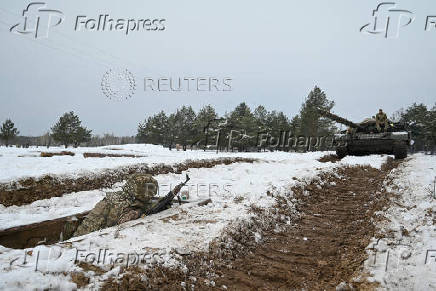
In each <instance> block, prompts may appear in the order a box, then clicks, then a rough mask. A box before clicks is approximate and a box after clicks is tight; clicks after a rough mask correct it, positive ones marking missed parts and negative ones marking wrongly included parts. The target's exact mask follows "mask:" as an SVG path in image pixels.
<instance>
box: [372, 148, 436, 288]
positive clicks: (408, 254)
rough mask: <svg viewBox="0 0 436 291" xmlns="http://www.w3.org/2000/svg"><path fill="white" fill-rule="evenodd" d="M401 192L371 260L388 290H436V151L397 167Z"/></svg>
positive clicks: (374, 276)
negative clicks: (433, 154)
mask: <svg viewBox="0 0 436 291" xmlns="http://www.w3.org/2000/svg"><path fill="white" fill-rule="evenodd" d="M391 176H392V177H393V178H394V185H392V186H391V188H392V189H391V190H392V192H394V193H397V195H398V196H397V197H396V199H395V202H394V203H393V206H392V207H391V208H390V209H388V210H387V212H386V213H385V214H384V216H385V217H386V218H387V220H388V223H387V224H385V225H382V226H380V227H381V231H382V233H385V234H386V236H385V237H384V238H382V239H379V240H377V239H374V240H373V242H372V243H371V244H370V246H368V253H369V254H370V257H369V259H368V261H367V262H366V263H365V265H366V269H367V271H368V272H369V273H370V274H371V277H370V278H369V279H370V280H372V281H376V282H380V283H381V287H382V289H383V290H436V232H435V230H436V229H435V228H436V193H434V191H435V179H436V157H435V156H426V155H422V154H417V155H414V156H412V158H411V159H410V160H409V161H408V162H407V163H404V164H402V165H401V166H400V167H399V168H398V169H396V170H394V172H393V173H391Z"/></svg>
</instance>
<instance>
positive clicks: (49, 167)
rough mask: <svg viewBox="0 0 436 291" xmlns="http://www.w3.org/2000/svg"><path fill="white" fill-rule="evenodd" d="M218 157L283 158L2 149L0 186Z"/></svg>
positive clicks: (136, 148) (128, 149) (142, 149)
mask: <svg viewBox="0 0 436 291" xmlns="http://www.w3.org/2000/svg"><path fill="white" fill-rule="evenodd" d="M65 150H67V151H71V152H73V153H75V155H74V156H53V157H48V158H47V157H41V156H40V154H41V152H61V151H65ZM83 153H102V154H117V155H122V154H129V155H135V156H138V157H134V158H131V157H105V158H84V157H83ZM220 157H257V158H263V157H270V158H275V159H281V158H284V157H285V154H284V153H282V155H280V154H276V155H273V156H272V157H271V156H270V154H269V153H232V152H228V153H227V152H219V153H216V152H215V151H206V152H204V151H202V150H195V151H191V150H187V151H177V150H176V149H173V150H172V151H170V150H168V149H167V148H164V147H162V146H158V145H150V144H146V145H144V144H128V145H116V146H104V147H92V148H87V147H79V148H68V149H64V148H63V147H51V148H49V149H47V148H45V147H39V148H36V147H30V148H28V149H25V148H15V147H13V148H6V147H0V183H1V182H9V181H12V180H16V179H20V178H25V177H33V178H36V177H41V176H43V175H46V174H52V175H63V176H66V175H68V176H73V177H75V176H83V175H88V174H96V173H98V172H100V171H103V170H105V169H114V168H117V167H121V166H128V165H133V164H139V163H146V164H148V165H150V166H152V165H155V164H160V163H164V164H166V165H171V164H175V163H180V162H183V161H186V160H188V159H190V160H199V159H213V158H220Z"/></svg>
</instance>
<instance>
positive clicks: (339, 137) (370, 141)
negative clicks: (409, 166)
mask: <svg viewBox="0 0 436 291" xmlns="http://www.w3.org/2000/svg"><path fill="white" fill-rule="evenodd" d="M318 112H319V114H320V115H321V116H323V117H326V118H329V119H331V120H334V121H336V122H338V123H341V124H344V125H346V126H348V129H347V130H345V131H342V132H341V133H340V134H336V135H335V139H334V141H335V142H334V144H335V146H336V155H337V156H338V157H339V158H343V157H345V156H347V155H353V156H364V155H371V154H388V155H394V156H395V159H404V158H406V157H407V152H408V149H409V144H410V133H409V132H407V130H406V128H405V125H404V124H401V123H393V122H390V121H388V127H387V128H386V129H385V130H384V131H383V132H379V131H378V130H377V127H376V121H375V118H367V119H365V120H364V121H362V122H360V123H354V122H352V121H349V120H347V119H345V118H343V117H340V116H337V115H335V114H333V113H331V112H328V111H324V110H320V109H319V110H318Z"/></svg>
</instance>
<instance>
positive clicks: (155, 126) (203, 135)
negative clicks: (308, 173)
mask: <svg viewBox="0 0 436 291" xmlns="http://www.w3.org/2000/svg"><path fill="white" fill-rule="evenodd" d="M334 105H335V103H334V102H333V101H331V100H329V99H328V98H327V96H326V94H325V93H324V92H323V91H322V90H321V89H320V88H318V87H315V88H314V89H313V90H312V91H311V92H310V93H309V94H308V96H307V97H306V98H305V100H304V102H303V104H302V105H301V108H300V111H299V112H298V114H296V115H295V116H293V117H292V118H289V117H288V116H287V115H286V114H285V113H284V112H282V111H275V110H272V111H269V110H267V109H266V108H265V107H264V106H261V105H260V106H257V107H256V108H254V109H253V110H252V109H251V108H250V107H249V106H248V105H247V104H246V103H244V102H242V103H240V104H239V105H237V106H236V107H235V108H234V109H233V110H232V111H230V112H228V113H225V114H224V115H222V116H220V115H218V114H217V113H216V111H215V108H213V107H212V106H211V105H207V106H204V107H203V108H201V109H200V110H199V111H198V112H195V111H194V110H193V108H192V107H191V106H182V107H181V108H179V109H177V110H176V112H173V113H170V114H167V113H165V112H164V111H161V112H159V113H157V114H155V115H152V116H149V117H147V118H146V119H145V120H144V121H143V122H141V123H139V125H138V129H137V135H136V136H129V137H116V136H114V135H112V134H105V135H103V136H98V135H92V134H91V130H89V129H87V128H86V127H84V126H82V125H81V121H80V119H79V117H78V116H77V115H75V114H74V112H67V113H65V114H64V115H63V116H61V117H60V118H59V121H58V122H57V123H56V124H55V125H54V126H53V127H52V128H51V132H48V133H46V134H45V135H43V136H39V137H25V136H18V134H19V132H18V129H17V128H15V125H14V123H13V122H12V121H11V120H10V119H8V120H6V121H5V122H4V123H3V125H2V127H1V129H0V140H1V141H2V143H3V144H4V145H10V144H15V145H18V146H30V145H32V146H34V145H37V146H54V145H63V146H65V147H68V146H70V145H72V146H75V147H77V146H79V145H80V146H105V145H120V144H130V143H150V144H159V145H164V146H166V147H168V148H169V149H172V148H174V147H180V148H183V149H184V150H186V149H188V148H191V149H194V148H196V149H216V150H228V151H229V150H232V151H233V150H237V151H254V150H259V149H261V148H259V144H260V143H259V141H260V140H265V139H268V144H276V146H275V147H274V149H279V150H302V151H306V150H311V148H310V147H308V146H307V145H306V146H304V145H303V146H302V147H300V148H299V149H291V148H289V147H286V146H284V145H285V143H284V142H283V141H284V140H285V139H286V140H289V139H290V138H292V137H300V136H301V137H306V138H308V137H327V136H332V135H333V134H335V133H338V132H339V129H338V128H337V127H336V124H335V122H333V121H331V120H329V119H327V118H324V117H322V116H320V115H319V112H318V110H317V109H323V110H325V111H331V110H332V109H333V107H334ZM377 109H378V108H375V112H376V110H377ZM375 112H374V113H375ZM390 119H391V120H392V121H396V122H403V123H404V124H406V128H407V129H408V130H409V131H410V132H411V133H412V138H413V140H414V142H415V143H414V145H413V146H412V150H414V151H423V150H425V151H431V152H432V153H433V152H434V151H435V145H436V104H435V105H434V106H433V107H432V108H428V107H427V106H426V105H424V104H416V103H414V104H412V105H411V106H409V107H408V108H405V109H400V110H398V111H397V112H395V113H394V114H393V115H392V116H391V118H390ZM230 141H231V142H230ZM277 145H278V146H277ZM266 148H267V147H266V146H265V147H264V148H263V149H266ZM270 149H271V148H270ZM325 149H329V148H326V147H323V145H318V148H316V149H313V150H325Z"/></svg>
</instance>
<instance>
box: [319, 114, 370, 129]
mask: <svg viewBox="0 0 436 291" xmlns="http://www.w3.org/2000/svg"><path fill="white" fill-rule="evenodd" d="M318 113H319V114H320V115H321V116H324V117H327V118H330V119H331V120H334V121H336V122H338V123H341V124H345V125H346V126H349V127H352V128H359V129H363V126H361V125H360V124H357V123H354V122H351V121H349V120H348V119H345V118H343V117H340V116H337V115H336V114H333V113H331V112H328V111H325V110H322V109H318Z"/></svg>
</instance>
